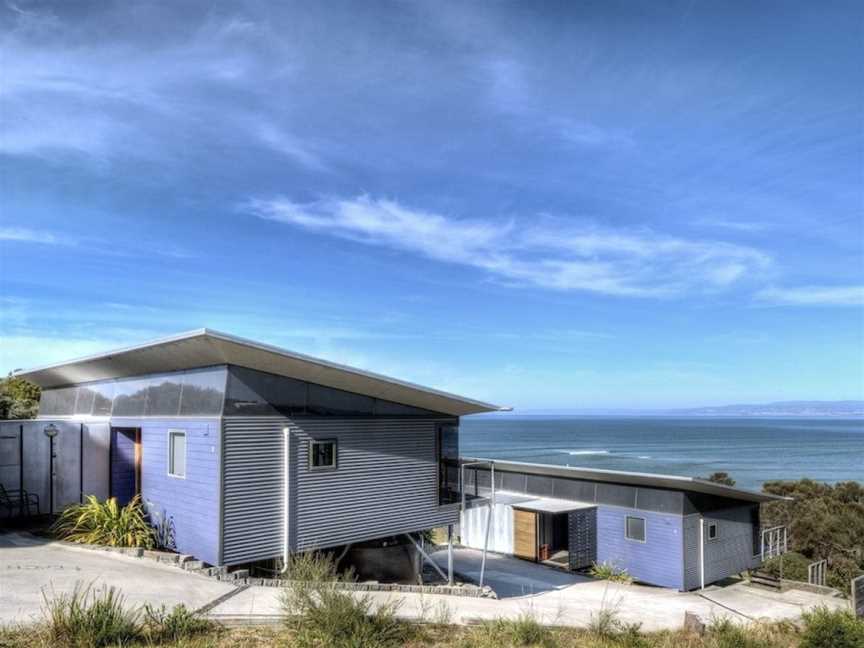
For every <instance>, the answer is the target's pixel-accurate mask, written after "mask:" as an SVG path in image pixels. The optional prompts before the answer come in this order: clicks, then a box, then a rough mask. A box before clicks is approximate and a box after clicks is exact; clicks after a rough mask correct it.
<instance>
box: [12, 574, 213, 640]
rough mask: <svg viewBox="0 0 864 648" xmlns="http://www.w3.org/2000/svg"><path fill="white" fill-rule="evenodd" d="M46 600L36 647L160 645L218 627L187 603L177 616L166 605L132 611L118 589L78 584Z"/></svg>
mask: <svg viewBox="0 0 864 648" xmlns="http://www.w3.org/2000/svg"><path fill="white" fill-rule="evenodd" d="M42 597H43V601H44V606H43V608H44V609H43V612H44V615H45V623H44V624H43V625H42V626H41V627H39V628H38V629H37V632H31V633H29V634H31V635H32V638H33V639H35V640H37V641H39V643H36V645H48V646H63V647H67V648H102V647H107V646H112V647H113V646H126V645H130V644H142V645H151V646H159V645H163V644H165V643H169V642H179V641H181V640H183V639H186V638H188V637H192V636H194V635H200V634H204V633H207V632H209V631H211V630H212V629H213V624H212V623H210V622H209V621H207V620H206V619H202V618H201V617H200V616H198V615H197V614H195V613H194V612H191V611H189V610H188V609H187V608H186V607H185V606H184V605H182V604H181V605H178V606H176V607H174V608H173V609H172V610H171V611H168V610H167V609H166V608H165V606H162V607H159V608H155V607H153V606H150V605H145V606H144V607H143V608H136V607H132V606H129V605H127V604H126V598H125V597H124V596H123V594H122V593H121V592H120V591H119V590H117V589H115V588H113V587H103V588H100V589H96V590H94V589H93V588H92V587H91V586H88V585H84V584H82V583H77V584H76V585H75V588H74V589H73V590H72V592H70V593H68V594H56V593H52V595H51V596H48V594H47V593H46V592H45V591H44V590H43V592H42ZM40 633H41V634H43V635H44V641H40V637H39V635H40ZM34 643H35V642H34ZM12 645H14V644H12ZM0 646H3V644H2V643H0Z"/></svg>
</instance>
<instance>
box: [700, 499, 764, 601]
mask: <svg viewBox="0 0 864 648" xmlns="http://www.w3.org/2000/svg"><path fill="white" fill-rule="evenodd" d="M753 506H754V505H752V504H748V505H745V506H737V507H735V508H730V509H726V510H725V511H714V512H712V513H705V514H704V515H703V518H704V521H705V534H704V537H705V584H706V585H707V584H708V583H714V582H716V581H718V580H722V579H724V578H727V577H729V576H732V575H734V574H738V573H740V572H742V571H744V570H745V569H750V568H751V567H755V566H756V565H758V564H759V562H760V560H759V558H758V557H757V558H754V557H753V535H752V534H753V525H752V524H751V521H750V510H751V509H752V508H753ZM709 524H717V528H718V537H717V539H716V540H709V539H708V525H709Z"/></svg>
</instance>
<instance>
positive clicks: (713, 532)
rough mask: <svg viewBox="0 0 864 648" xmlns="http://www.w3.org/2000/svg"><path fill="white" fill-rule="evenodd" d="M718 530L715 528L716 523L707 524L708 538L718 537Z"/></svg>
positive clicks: (714, 538)
mask: <svg viewBox="0 0 864 648" xmlns="http://www.w3.org/2000/svg"><path fill="white" fill-rule="evenodd" d="M719 534H720V530H719V529H718V528H717V524H716V523H712V524H709V525H708V539H709V540H716V539H717V538H718V537H719Z"/></svg>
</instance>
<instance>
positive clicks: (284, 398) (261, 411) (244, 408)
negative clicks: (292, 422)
mask: <svg viewBox="0 0 864 648" xmlns="http://www.w3.org/2000/svg"><path fill="white" fill-rule="evenodd" d="M307 387H308V385H307V383H305V382H303V381H300V380H294V379H293V378H286V377H284V376H276V375H273V374H269V373H264V372H262V371H255V370H253V369H245V368H243V367H231V368H230V370H229V372H228V389H227V392H226V394H225V413H226V414H228V415H231V414H236V415H238V416H273V415H277V414H284V415H286V416H288V415H292V414H303V413H305V412H306V390H307Z"/></svg>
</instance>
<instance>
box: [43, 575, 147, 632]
mask: <svg viewBox="0 0 864 648" xmlns="http://www.w3.org/2000/svg"><path fill="white" fill-rule="evenodd" d="M42 597H43V600H44V601H45V616H46V618H47V625H48V628H47V631H48V636H49V638H50V642H51V645H57V646H70V647H75V648H99V647H101V646H114V645H117V644H125V643H128V642H131V641H133V640H134V639H136V638H137V637H138V636H139V635H140V631H141V625H140V622H139V617H140V614H139V613H138V612H137V611H136V610H131V609H127V608H126V606H125V598H124V597H123V595H122V594H120V593H119V592H118V591H117V590H116V589H114V588H113V587H111V588H104V589H101V590H99V591H95V592H94V591H93V590H91V588H90V587H89V586H87V587H85V586H83V585H82V584H81V583H78V584H76V585H75V589H74V590H72V593H71V594H60V595H55V596H53V597H52V598H50V599H49V598H48V596H47V595H46V594H45V592H44V591H43V592H42Z"/></svg>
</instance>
